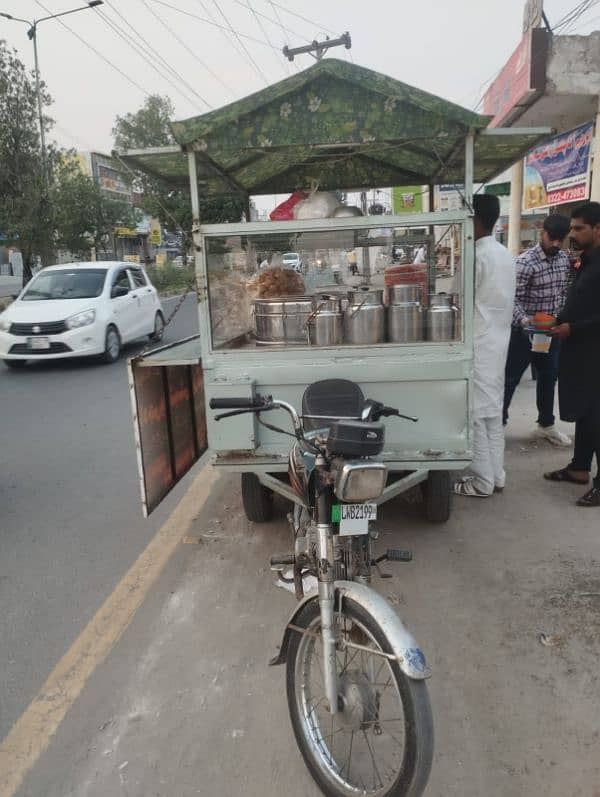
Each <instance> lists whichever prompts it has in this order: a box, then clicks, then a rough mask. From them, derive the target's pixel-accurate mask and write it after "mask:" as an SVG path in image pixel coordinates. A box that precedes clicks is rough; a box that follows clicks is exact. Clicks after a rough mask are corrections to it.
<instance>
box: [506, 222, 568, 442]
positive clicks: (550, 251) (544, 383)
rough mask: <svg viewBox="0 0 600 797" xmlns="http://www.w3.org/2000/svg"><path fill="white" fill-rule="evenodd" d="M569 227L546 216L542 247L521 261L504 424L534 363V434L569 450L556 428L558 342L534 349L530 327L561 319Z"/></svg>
mask: <svg viewBox="0 0 600 797" xmlns="http://www.w3.org/2000/svg"><path fill="white" fill-rule="evenodd" d="M569 228H570V222H569V219H568V218H566V216H560V215H558V214H556V215H552V216H548V217H547V218H546V219H545V220H544V226H543V230H542V235H541V238H540V242H539V244H537V245H536V246H534V247H532V248H531V249H527V250H526V251H525V252H523V253H522V254H521V255H519V257H518V258H517V289H516V295H515V309H514V314H513V323H512V329H511V335H510V344H509V347H508V357H507V360H506V371H505V388H504V412H503V421H504V423H505V424H506V422H507V421H508V408H509V406H510V402H511V400H512V397H513V394H514V392H515V390H516V388H517V385H518V384H519V382H520V381H521V377H522V376H523V374H524V372H525V371H526V369H527V367H528V366H529V365H530V364H531V363H532V362H533V364H534V365H535V368H536V371H537V396H536V398H537V409H538V420H537V427H536V428H535V429H534V432H533V436H534V437H536V438H539V439H543V440H548V442H550V443H552V444H553V445H555V446H570V445H571V440H570V438H569V437H567V435H566V434H563V432H561V431H559V430H558V429H557V428H556V427H555V426H554V390H555V386H556V380H557V378H558V361H559V355H560V341H559V340H557V339H553V341H552V345H551V347H550V351H549V353H548V354H540V353H537V352H532V351H531V339H530V336H529V333H528V332H527V328H528V327H530V326H531V325H532V322H533V317H534V315H535V314H536V313H538V312H542V313H549V314H550V315H554V316H556V315H558V312H559V311H560V310H561V309H562V306H563V304H564V301H565V298H566V293H567V283H568V280H569V271H570V262H569V257H568V255H567V253H566V252H565V251H563V249H562V246H563V244H564V242H565V239H566V237H567V235H568V232H569Z"/></svg>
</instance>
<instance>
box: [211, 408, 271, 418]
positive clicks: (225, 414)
mask: <svg viewBox="0 0 600 797" xmlns="http://www.w3.org/2000/svg"><path fill="white" fill-rule="evenodd" d="M271 409H273V405H272V404H265V405H264V406H263V407H247V408H246V409H243V410H231V412H222V413H221V414H220V415H215V421H220V420H222V419H223V418H232V417H233V416H234V415H246V414H247V413H248V412H256V413H258V412H264V411H265V410H271Z"/></svg>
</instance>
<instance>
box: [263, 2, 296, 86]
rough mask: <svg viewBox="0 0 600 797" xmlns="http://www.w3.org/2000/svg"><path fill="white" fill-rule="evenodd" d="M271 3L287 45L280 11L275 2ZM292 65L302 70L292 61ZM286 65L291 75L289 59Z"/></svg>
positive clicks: (283, 41) (286, 60)
mask: <svg viewBox="0 0 600 797" xmlns="http://www.w3.org/2000/svg"><path fill="white" fill-rule="evenodd" d="M269 2H270V3H271V7H272V9H273V11H274V12H275V16H276V18H277V22H278V24H279V27H280V28H281V32H282V33H283V40H282V43H283V44H285V43H286V42H285V27H284V25H283V22H282V21H281V15H280V14H279V11H278V10H277V6H276V5H275V3H274V2H273V0H269ZM292 63H293V64H294V66H295V67H296V69H297V70H299V69H300V67H299V66H298V64H297V63H296V62H295V61H292ZM285 65H286V69H287V70H288V73H290V74H291V68H290V62H289V61H288V59H287V58H286V59H285Z"/></svg>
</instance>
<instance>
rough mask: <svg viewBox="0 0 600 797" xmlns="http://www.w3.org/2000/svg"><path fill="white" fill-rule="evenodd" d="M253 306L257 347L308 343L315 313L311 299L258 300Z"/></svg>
mask: <svg viewBox="0 0 600 797" xmlns="http://www.w3.org/2000/svg"><path fill="white" fill-rule="evenodd" d="M253 304H254V327H255V331H256V342H257V344H259V345H261V346H270V345H279V346H281V345H284V344H286V343H290V344H294V343H295V344H298V343H308V331H307V322H308V318H309V316H310V314H311V313H312V311H313V300H312V297H311V296H282V297H276V298H271V299H255V300H254V303H253Z"/></svg>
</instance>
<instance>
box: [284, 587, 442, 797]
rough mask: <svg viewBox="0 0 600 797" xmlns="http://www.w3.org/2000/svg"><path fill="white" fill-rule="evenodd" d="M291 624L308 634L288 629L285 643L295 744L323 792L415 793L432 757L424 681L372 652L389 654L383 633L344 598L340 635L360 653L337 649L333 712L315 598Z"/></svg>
mask: <svg viewBox="0 0 600 797" xmlns="http://www.w3.org/2000/svg"><path fill="white" fill-rule="evenodd" d="M336 603H337V602H336ZM337 616H338V615H337V614H336V617H337ZM296 624H297V625H299V626H301V627H303V628H306V629H308V631H309V633H307V634H299V633H295V634H294V635H293V637H292V639H291V641H290V646H289V649H288V656H287V698H288V706H289V710H290V716H291V720H292V726H293V729H294V734H295V736H296V741H297V742H298V746H299V747H300V751H301V752H302V756H303V758H304V761H305V762H306V765H307V766H308V768H309V770H310V772H311V774H312V776H313V778H314V779H315V781H316V782H317V783H318V785H319V787H320V788H321V790H322V791H323V792H324V793H325V794H326V795H329V797H356V796H357V795H371V796H372V797H418V795H421V794H422V793H423V790H424V789H425V786H426V784H427V779H428V777H429V771H430V769H431V758H432V755H433V723H432V718H431V709H430V705H429V698H428V695H427V687H426V686H425V683H424V682H423V681H413V680H411V679H409V678H407V677H406V676H405V675H404V673H402V671H401V670H400V668H399V667H398V664H397V663H396V662H395V661H391V660H390V659H386V658H384V657H382V656H380V655H377V653H376V651H384V652H389V651H390V646H389V643H388V642H387V639H386V637H385V634H384V633H383V631H382V630H381V628H380V627H379V625H377V623H376V622H375V620H374V619H373V618H372V617H371V615H370V614H368V613H367V612H366V611H365V610H364V609H363V608H362V607H360V606H359V605H358V604H356V603H354V602H353V601H351V600H349V599H347V598H345V599H344V603H343V611H342V615H341V628H340V634H341V636H342V637H343V638H345V639H347V640H348V641H349V642H353V643H355V644H356V645H360V646H361V647H362V648H366V650H364V649H361V650H358V649H356V648H346V649H345V650H343V651H342V650H338V653H337V666H338V694H339V697H338V705H339V708H340V711H339V713H338V714H336V715H334V716H332V715H331V713H330V712H329V710H328V705H327V699H326V697H325V688H324V682H323V652H322V644H321V636H320V628H321V621H320V616H319V607H318V602H317V601H311V602H310V603H308V604H307V605H306V607H305V608H304V610H303V611H302V612H301V613H300V615H298V617H297V619H296ZM370 650H372V651H373V652H372V653H371V652H370Z"/></svg>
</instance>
